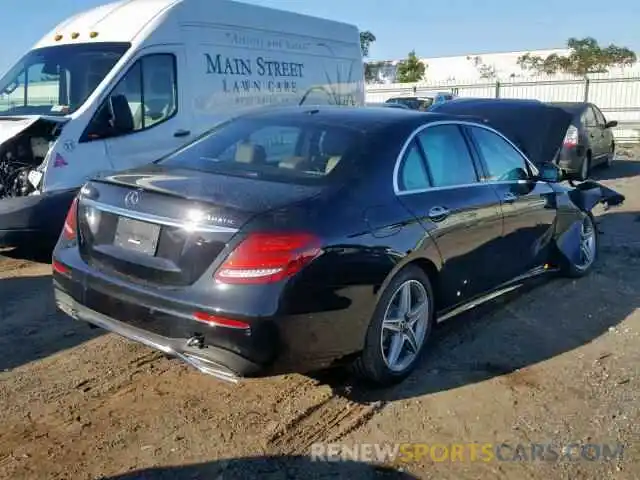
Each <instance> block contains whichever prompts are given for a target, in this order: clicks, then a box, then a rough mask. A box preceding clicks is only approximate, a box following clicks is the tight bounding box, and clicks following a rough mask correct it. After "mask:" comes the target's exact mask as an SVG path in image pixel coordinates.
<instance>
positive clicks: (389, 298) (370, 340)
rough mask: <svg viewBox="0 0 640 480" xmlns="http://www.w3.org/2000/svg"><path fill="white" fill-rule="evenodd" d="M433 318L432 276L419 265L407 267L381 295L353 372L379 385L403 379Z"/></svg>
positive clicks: (415, 359)
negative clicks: (430, 278)
mask: <svg viewBox="0 0 640 480" xmlns="http://www.w3.org/2000/svg"><path fill="white" fill-rule="evenodd" d="M433 319H434V311H433V289H432V287H431V282H430V281H429V277H428V276H427V275H426V273H425V272H424V271H423V270H422V269H420V268H418V267H417V266H412V265H410V266H407V267H406V268H404V269H403V270H401V271H400V272H398V274H397V275H396V276H395V277H394V278H393V279H392V280H391V282H390V283H389V285H388V286H387V288H386V289H385V290H384V292H383V293H382V295H381V296H380V300H379V301H378V304H377V305H376V309H375V312H374V314H373V317H372V319H371V322H370V324H369V328H368V330H367V334H366V338H365V346H364V350H363V351H362V354H361V355H360V357H359V358H358V359H357V360H356V361H355V362H354V364H353V370H354V373H355V374H356V375H357V376H359V377H361V378H362V379H363V380H366V381H368V382H370V383H373V384H376V385H378V386H389V385H393V384H395V383H398V382H400V381H402V380H404V379H405V378H406V377H407V376H408V375H409V374H410V373H411V372H412V371H413V369H414V368H415V366H416V364H417V362H418V359H419V358H420V355H421V354H422V352H423V350H424V345H425V344H426V342H427V340H428V338H429V335H430V334H431V329H432V326H433Z"/></svg>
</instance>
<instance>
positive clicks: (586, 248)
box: [575, 216, 596, 270]
mask: <svg viewBox="0 0 640 480" xmlns="http://www.w3.org/2000/svg"><path fill="white" fill-rule="evenodd" d="M595 258H596V232H595V225H594V224H593V220H591V217H588V216H587V217H585V218H584V220H583V221H582V226H581V228H580V260H579V261H578V263H576V265H575V266H576V268H577V269H578V270H586V269H588V268H589V267H590V266H591V264H592V263H593V261H594V260H595Z"/></svg>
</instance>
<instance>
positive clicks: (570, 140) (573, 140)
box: [562, 125, 578, 147]
mask: <svg viewBox="0 0 640 480" xmlns="http://www.w3.org/2000/svg"><path fill="white" fill-rule="evenodd" d="M562 143H564V145H565V146H567V147H575V146H576V145H577V144H578V129H577V128H576V127H574V126H573V125H571V126H569V128H568V129H567V134H566V135H565V136H564V141H563V142H562Z"/></svg>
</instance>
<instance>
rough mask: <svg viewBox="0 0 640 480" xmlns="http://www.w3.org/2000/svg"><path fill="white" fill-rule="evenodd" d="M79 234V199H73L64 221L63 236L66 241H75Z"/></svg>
mask: <svg viewBox="0 0 640 480" xmlns="http://www.w3.org/2000/svg"><path fill="white" fill-rule="evenodd" d="M77 233H78V197H76V198H74V199H73V202H71V207H69V211H68V212H67V218H66V219H65V220H64V227H63V228H62V236H63V238H64V239H65V240H75V239H76V235H77Z"/></svg>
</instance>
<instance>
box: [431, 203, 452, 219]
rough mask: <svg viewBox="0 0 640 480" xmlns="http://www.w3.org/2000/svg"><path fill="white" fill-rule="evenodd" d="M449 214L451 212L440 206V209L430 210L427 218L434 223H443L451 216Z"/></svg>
mask: <svg viewBox="0 0 640 480" xmlns="http://www.w3.org/2000/svg"><path fill="white" fill-rule="evenodd" d="M449 213H451V212H450V211H449V209H448V208H445V207H439V206H438V207H433V208H432V209H431V210H429V213H428V214H427V216H428V217H429V218H430V219H431V220H433V221H434V222H441V221H442V220H444V219H445V218H447V217H448V216H449Z"/></svg>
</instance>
